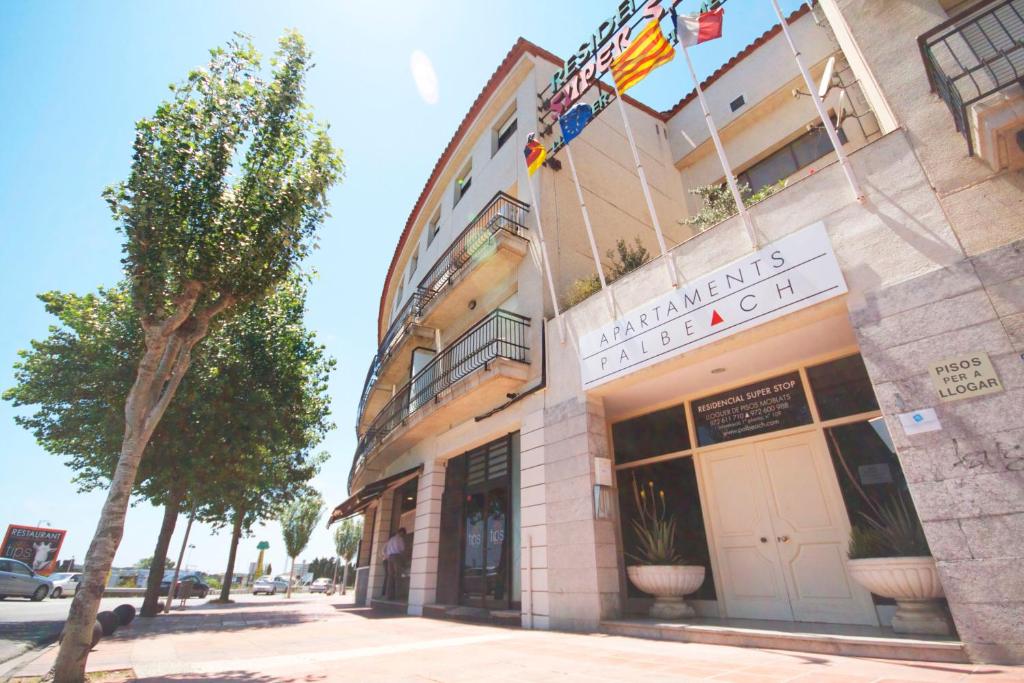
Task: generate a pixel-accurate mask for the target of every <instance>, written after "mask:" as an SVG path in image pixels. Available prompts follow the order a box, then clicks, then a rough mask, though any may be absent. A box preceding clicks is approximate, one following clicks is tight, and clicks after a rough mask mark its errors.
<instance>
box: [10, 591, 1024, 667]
mask: <svg viewBox="0 0 1024 683" xmlns="http://www.w3.org/2000/svg"><path fill="white" fill-rule="evenodd" d="M55 656H56V647H50V648H48V649H47V650H46V651H45V652H44V653H43V654H42V656H40V657H38V658H37V659H36V660H35V661H34V662H31V663H29V664H27V665H23V667H22V669H21V670H20V671H19V672H17V673H18V675H40V674H43V673H45V672H46V671H47V670H48V669H49V667H50V665H51V664H52V663H53V659H54V657H55ZM23 664H24V663H23ZM89 668H90V670H91V671H114V670H121V671H124V670H130V671H131V672H133V673H132V674H131V675H128V674H125V675H124V676H123V678H122V679H121V680H143V681H197V680H202V681H260V682H262V683H289V682H296V681H304V682H305V681H346V682H351V681H409V682H413V681H416V682H423V681H451V682H460V681H482V680H486V681H569V682H575V681H579V682H581V683H582V682H584V681H586V682H588V683H590V682H592V681H639V680H643V681H645V683H650V682H658V681H666V682H667V681H673V682H676V683H679V682H686V681H707V680H714V681H734V682H736V683H743V682H749V683H755V682H758V681H765V682H780V683H781V682H782V681H800V682H801V683H868V682H872V683H882V682H886V683H909V682H911V681H913V682H925V681H934V682H946V681H964V680H970V681H975V680H977V681H986V682H988V683H997V682H1003V681H1024V669H1013V668H1009V667H998V666H988V665H955V664H932V663H916V662H905V661H885V660H873V659H854V658H849V657H838V656H829V655H806V654H800V653H795V652H782V651H771V650H754V649H745V648H733V647H723V646H714V645H696V644H681V643H668V642H657V641H647V640H639V639H632V638H621V637H614V636H602V635H584V634H566V633H551V632H540V631H521V630H519V629H504V628H495V627H489V626H479V625H473V624H461V623H454V622H446V621H436V620H431V619H418V618H410V617H404V616H382V615H379V614H374V613H372V612H370V611H369V610H366V609H363V608H356V607H353V606H352V605H351V603H350V602H349V601H348V600H346V599H342V598H339V597H337V596H334V597H325V596H319V595H317V596H310V595H302V596H297V597H296V598H294V599H293V600H291V601H288V600H285V599H283V598H280V597H272V596H261V597H255V598H254V597H252V596H242V597H241V598H240V600H239V602H238V603H237V604H234V605H227V606H214V605H197V606H195V607H190V608H189V609H187V610H185V611H184V612H177V613H175V614H172V615H171V616H166V617H158V618H157V619H154V620H142V619H139V620H136V621H135V622H134V623H133V624H132V625H131V626H129V627H127V628H123V629H121V630H119V631H118V633H117V634H116V635H115V636H113V637H112V638H109V639H105V640H104V641H103V642H101V643H100V645H99V646H98V647H97V648H96V650H95V651H94V652H93V653H92V655H91V657H90V659H89ZM10 673H13V672H4V671H3V667H2V666H0V676H4V675H5V674H10ZM108 680H110V681H114V680H118V679H116V678H115V679H108Z"/></svg>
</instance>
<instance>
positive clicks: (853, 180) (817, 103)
mask: <svg viewBox="0 0 1024 683" xmlns="http://www.w3.org/2000/svg"><path fill="white" fill-rule="evenodd" d="M772 7H774V8H775V14H777V15H778V16H779V23H780V24H781V25H782V33H783V35H785V36H786V42H787V43H789V49H790V50H792V51H793V58H794V59H795V60H796V65H797V67H798V68H799V69H800V75H802V76H803V77H804V83H806V84H807V92H808V94H810V96H811V101H812V102H814V108H815V109H817V110H818V118H820V119H821V125H822V126H824V127H825V131H826V132H827V133H828V139H829V140H830V141H831V142H832V148H833V149H835V151H836V156H837V157H838V158H839V165H840V166H841V167H842V169H843V173H845V174H846V182H848V183H849V184H850V189H851V190H853V196H854V197H855V198H856V199H857V201H858V202H862V201H864V191H863V190H861V187H860V183H859V182H858V181H857V176H856V175H855V174H854V172H853V168H852V167H851V166H850V160H849V159H848V158H847V157H846V152H844V151H843V143H842V142H841V141H840V140H839V134H838V133H836V127H835V126H834V125H833V124H832V119H831V118H830V117H829V115H828V112H827V111H825V105H824V103H823V102H822V101H821V98H820V97H818V87H817V86H816V85H815V84H814V81H812V80H811V73H810V72H809V71H808V70H807V67H806V66H804V60H803V59H802V58H801V53H800V50H798V49H797V47H796V43H794V42H793V36H791V35H790V34H789V24H788V23H787V22H786V17H785V16H784V15H783V14H782V8H781V7H779V2H778V0H772Z"/></svg>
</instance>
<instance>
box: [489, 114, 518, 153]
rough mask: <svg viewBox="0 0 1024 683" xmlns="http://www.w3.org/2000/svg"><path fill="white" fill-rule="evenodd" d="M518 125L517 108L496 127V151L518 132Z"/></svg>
mask: <svg viewBox="0 0 1024 683" xmlns="http://www.w3.org/2000/svg"><path fill="white" fill-rule="evenodd" d="M517 127H518V120H517V119H516V112H515V110H513V111H512V113H511V114H509V115H508V116H507V117H506V118H505V120H504V121H503V122H502V123H501V124H500V125H499V126H498V127H497V128H496V129H495V133H496V135H497V143H496V144H495V146H494V151H495V152H497V151H498V150H499V149H501V148H502V146H503V145H504V144H505V143H506V142H508V141H509V140H510V139H511V138H512V136H513V135H515V133H516V128H517Z"/></svg>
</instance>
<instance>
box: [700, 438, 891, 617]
mask: <svg viewBox="0 0 1024 683" xmlns="http://www.w3.org/2000/svg"><path fill="white" fill-rule="evenodd" d="M698 457H699V458H700V459H701V463H700V471H701V473H702V474H701V476H702V480H703V481H702V488H703V490H704V494H705V496H706V501H705V502H706V506H707V510H708V513H709V516H710V522H711V524H710V526H711V529H710V530H709V531H710V532H711V535H712V538H713V545H714V553H715V558H716V563H715V568H714V569H715V575H716V577H717V581H716V588H717V590H718V596H719V606H720V608H722V607H723V606H724V610H723V612H724V615H725V616H729V617H739V618H751V619H781V620H787V621H817V622H831V623H843V624H872V625H877V623H878V620H877V616H876V614H875V609H874V606H873V604H872V601H871V595H870V593H868V592H867V591H866V590H864V589H863V588H861V587H860V586H859V585H857V583H855V582H854V581H853V580H852V579H851V578H850V577H849V575H848V574H847V572H846V548H847V543H848V539H849V532H850V524H849V519H848V518H847V515H846V509H845V506H844V504H843V500H842V495H841V493H840V490H839V484H838V482H837V481H836V475H835V470H834V468H833V467H832V462H831V458H830V457H829V454H828V450H827V448H826V446H825V443H824V439H823V437H822V435H821V433H820V432H818V431H816V430H815V431H812V432H807V433H802V434H797V435H793V436H785V437H780V438H774V439H769V440H765V441H759V442H752V443H744V444H741V445H737V446H732V447H726V448H721V449H715V450H712V451H706V452H704V453H702V454H700V455H698Z"/></svg>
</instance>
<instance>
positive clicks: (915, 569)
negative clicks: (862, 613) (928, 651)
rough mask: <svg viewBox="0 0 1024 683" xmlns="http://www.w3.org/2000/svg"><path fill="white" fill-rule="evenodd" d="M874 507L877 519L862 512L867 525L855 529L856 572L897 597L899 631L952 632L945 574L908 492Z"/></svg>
mask: <svg viewBox="0 0 1024 683" xmlns="http://www.w3.org/2000/svg"><path fill="white" fill-rule="evenodd" d="M873 507H874V511H875V514H876V515H877V519H876V518H874V517H870V516H868V515H866V514H864V513H861V517H863V519H864V521H865V525H863V526H854V527H853V528H852V530H851V532H850V548H849V553H848V556H849V562H848V567H849V571H850V576H852V577H853V578H854V580H855V581H857V582H858V583H859V584H861V585H862V586H864V587H865V588H867V589H868V590H869V591H871V592H872V593H874V594H875V595H880V596H882V597H885V598H892V599H893V600H895V601H896V614H894V615H893V618H892V630H893V631H896V632H898V633H921V634H930V635H949V634H951V633H952V632H953V630H952V625H951V623H950V620H949V617H948V616H947V615H946V611H945V609H944V608H943V606H942V604H941V603H940V602H939V599H940V598H942V597H943V596H944V593H943V592H942V584H941V583H939V573H938V571H937V570H936V568H935V560H934V558H932V556H931V553H930V551H929V549H928V541H927V540H926V539H925V537H924V530H923V529H922V528H921V524H920V522H918V520H917V515H915V514H914V512H913V510H912V509H911V508H910V506H909V505H908V504H907V502H906V501H905V500H904V498H903V496H902V495H897V496H896V497H894V498H892V499H891V500H890V501H888V502H887V503H884V504H880V505H875V506H873Z"/></svg>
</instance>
